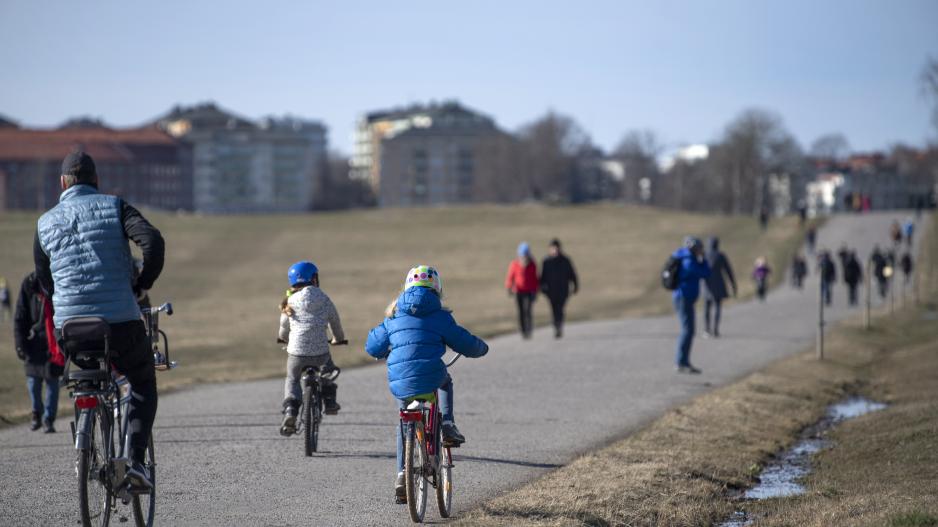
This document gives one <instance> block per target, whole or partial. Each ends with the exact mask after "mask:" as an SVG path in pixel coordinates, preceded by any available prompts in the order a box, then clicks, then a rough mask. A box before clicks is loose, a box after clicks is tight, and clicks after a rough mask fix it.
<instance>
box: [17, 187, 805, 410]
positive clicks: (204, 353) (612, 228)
mask: <svg viewBox="0 0 938 527" xmlns="http://www.w3.org/2000/svg"><path fill="white" fill-rule="evenodd" d="M146 214H147V216H148V217H149V219H150V220H151V221H152V222H153V223H154V224H155V225H156V226H157V227H158V228H160V229H161V230H162V232H163V234H164V237H165V238H166V242H167V259H166V267H165V270H164V272H163V276H162V277H161V278H160V280H159V281H158V282H157V284H156V287H155V288H154V290H153V291H152V292H151V299H152V300H153V301H154V302H161V301H164V300H171V301H172V302H173V304H174V306H175V308H176V315H175V316H174V317H172V318H170V319H166V320H164V321H163V323H162V327H163V328H164V329H165V330H166V331H167V332H168V333H169V336H170V339H171V344H172V345H173V353H174V354H175V358H176V359H177V360H178V361H180V363H181V364H182V367H180V368H179V369H177V370H174V371H172V372H169V373H166V374H161V375H160V377H159V382H160V385H161V387H162V388H164V389H166V388H172V387H180V386H185V385H190V384H193V383H199V382H218V381H229V380H241V379H254V378H263V377H271V376H276V375H280V374H281V369H282V368H283V363H284V357H283V352H282V351H281V350H280V347H279V346H278V345H277V344H275V342H274V341H275V337H276V329H277V317H278V309H277V308H278V305H279V302H280V300H281V298H282V297H281V295H282V294H283V292H284V290H285V289H286V287H287V285H288V284H287V281H286V271H287V268H288V267H289V266H290V264H292V263H293V262H294V261H296V260H300V259H311V260H313V261H315V262H316V263H317V264H318V265H319V267H320V270H321V279H322V287H323V290H324V291H326V292H327V293H328V294H329V295H330V296H331V297H332V299H333V300H334V301H335V303H336V305H337V306H338V308H339V312H340V314H341V316H342V320H343V325H344V326H345V329H346V333H347V334H348V336H349V339H350V344H351V345H350V346H349V347H348V348H347V349H344V348H340V349H337V350H336V352H335V353H336V359H337V361H338V362H339V363H340V364H341V365H344V366H349V365H354V364H361V363H365V362H367V361H368V358H367V356H366V355H365V353H364V352H363V351H361V350H362V346H363V343H364V338H365V337H366V335H367V331H368V329H369V328H370V327H372V326H373V325H375V324H377V323H378V322H380V321H381V318H382V313H383V311H384V308H385V306H386V305H387V303H388V302H389V301H390V300H391V298H392V297H393V296H395V295H396V292H397V291H398V289H399V287H400V282H401V279H402V277H403V275H404V273H406V272H407V270H408V269H409V268H410V267H411V266H413V265H416V264H418V263H429V264H432V265H435V266H437V267H438V268H439V270H440V272H441V273H442V276H443V281H444V286H445V292H446V296H447V299H446V303H447V304H448V305H449V306H450V307H451V308H453V310H454V312H455V315H456V318H457V320H458V321H460V323H461V324H463V325H465V326H466V327H467V328H469V329H470V330H471V331H473V332H476V333H478V334H481V335H494V334H498V333H504V332H508V331H512V330H514V328H515V327H516V324H515V314H514V304H513V301H512V300H510V299H509V298H508V296H507V295H506V293H505V291H504V290H503V285H502V284H503V281H504V274H505V271H506V269H507V266H508V262H509V260H510V259H511V258H513V257H514V254H515V247H516V246H517V244H518V242H519V241H521V240H526V241H528V242H530V243H531V246H532V248H533V251H534V254H535V256H536V257H537V258H538V259H540V258H541V257H543V256H544V254H545V252H546V249H547V243H548V241H549V240H550V239H551V238H553V237H558V238H560V239H561V240H562V241H563V243H564V247H565V249H566V250H567V252H568V253H569V254H570V255H571V257H572V258H573V260H574V263H575V265H576V267H577V270H578V272H579V275H580V279H581V282H582V285H581V293H580V294H579V295H577V296H576V297H574V298H573V300H572V301H571V303H570V305H569V317H570V318H571V319H573V320H583V319H596V318H614V317H621V316H624V315H642V314H652V313H659V312H662V311H664V310H667V309H669V305H670V304H669V296H668V295H667V294H666V292H665V291H664V290H663V289H661V287H660V285H659V283H658V271H659V270H660V267H661V265H662V264H663V263H664V260H665V258H666V256H667V254H669V253H670V252H671V251H672V250H674V248H676V247H677V246H678V245H679V244H680V243H681V240H682V238H683V236H684V235H685V234H687V233H691V234H696V235H700V236H703V237H705V236H709V235H712V234H716V235H719V236H720V237H721V238H722V240H723V247H724V250H726V251H727V253H728V254H729V255H730V258H731V260H732V261H733V263H734V264H735V265H736V266H737V273H738V274H739V275H740V277H741V279H740V284H741V286H742V288H741V294H742V295H743V296H746V295H749V294H750V293H751V291H752V284H751V281H750V280H749V279H748V274H749V270H750V266H751V262H752V261H753V259H754V258H755V257H756V256H758V255H766V256H768V257H769V259H770V261H771V262H772V263H773V265H774V267H775V268H776V269H784V268H785V264H786V263H787V261H788V258H789V257H790V255H791V252H792V251H793V250H794V248H795V247H796V246H798V244H799V243H800V240H801V238H802V233H801V232H800V229H799V228H798V226H797V220H796V219H795V218H785V219H781V220H778V221H774V222H772V224H771V225H770V228H769V229H768V231H767V232H764V233H763V232H761V231H760V229H759V228H758V225H757V222H756V221H755V220H754V219H752V218H746V217H727V216H718V215H695V214H680V213H674V212H670V211H661V210H655V209H650V208H641V207H623V206H617V205H595V206H582V207H547V206H539V205H526V206H516V207H499V206H477V207H476V206H474V207H453V208H436V209H392V210H369V211H354V212H339V213H322V214H309V215H270V216H195V215H174V214H166V213H157V212H147V213H146ZM36 218H37V214H32V213H30V214H25V213H24V214H3V215H0V276H6V277H7V279H8V280H9V281H10V282H11V283H12V286H13V293H14V294H16V288H18V286H19V282H20V280H21V279H22V276H23V275H24V274H25V273H27V272H28V271H29V270H30V269H31V268H32V252H31V250H32V239H33V234H34V229H35V220H36ZM775 278H776V279H781V278H783V273H776V276H775ZM535 312H536V315H537V322H538V324H539V325H540V324H544V323H546V322H547V320H548V316H549V313H548V312H549V307H548V305H547V303H546V302H538V303H537V304H536V306H535ZM12 341H13V339H12V330H11V325H10V324H9V323H4V324H3V325H2V327H0V419H3V420H8V421H9V420H14V419H19V418H22V416H23V415H24V414H25V411H26V408H27V405H26V393H25V392H26V390H25V388H24V379H23V375H22V368H21V367H20V365H19V362H18V361H17V359H16V357H15V354H14V353H13V349H12V344H13V342H12Z"/></svg>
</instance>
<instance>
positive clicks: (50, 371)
mask: <svg viewBox="0 0 938 527" xmlns="http://www.w3.org/2000/svg"><path fill="white" fill-rule="evenodd" d="M51 314H52V303H51V302H50V301H49V299H48V297H46V296H45V295H44V294H43V292H42V290H41V289H40V288H39V281H38V280H36V273H29V274H28V275H26V278H24V279H23V284H22V285H21V286H20V294H19V298H18V299H17V301H16V314H15V315H14V317H13V338H14V343H15V347H16V356H17V357H19V359H20V360H21V361H23V365H24V366H25V368H26V388H27V389H28V390H29V399H30V401H31V402H32V407H33V415H32V417H33V419H32V429H33V430H38V429H39V428H40V426H42V425H45V431H46V433H50V434H51V433H54V432H55V426H54V424H55V417H56V413H57V412H58V407H59V377H60V376H61V375H62V371H63V370H64V365H65V358H64V357H63V356H62V354H61V353H60V352H59V349H58V344H57V343H56V341H55V336H54V331H51V333H52V334H51V335H50V331H49V330H51V328H52V327H53V326H52V320H50V319H49V315H51ZM50 346H51V348H52V349H51V350H50ZM43 383H45V385H46V390H45V401H43V397H42V385H43ZM40 423H41V424H40Z"/></svg>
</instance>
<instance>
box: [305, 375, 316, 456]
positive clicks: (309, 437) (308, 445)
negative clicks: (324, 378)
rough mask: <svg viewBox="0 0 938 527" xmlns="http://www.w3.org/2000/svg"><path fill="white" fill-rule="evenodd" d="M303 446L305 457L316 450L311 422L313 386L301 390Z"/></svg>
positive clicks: (313, 424)
mask: <svg viewBox="0 0 938 527" xmlns="http://www.w3.org/2000/svg"><path fill="white" fill-rule="evenodd" d="M303 421H305V422H304V423H303V425H304V426H303V448H304V452H305V454H306V456H307V457H309V456H312V455H313V452H315V451H316V432H315V431H314V429H315V426H316V425H315V423H314V422H313V387H312V386H307V387H306V389H305V390H303Z"/></svg>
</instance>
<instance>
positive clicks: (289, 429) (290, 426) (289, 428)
mask: <svg viewBox="0 0 938 527" xmlns="http://www.w3.org/2000/svg"><path fill="white" fill-rule="evenodd" d="M295 433H296V416H295V415H293V414H292V413H287V414H286V415H284V416H283V423H281V424H280V435H282V436H283V437H290V436H292V435H293V434H295Z"/></svg>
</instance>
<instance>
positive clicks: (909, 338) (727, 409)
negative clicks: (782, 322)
mask: <svg viewBox="0 0 938 527" xmlns="http://www.w3.org/2000/svg"><path fill="white" fill-rule="evenodd" d="M926 243H927V248H926V249H925V254H927V255H928V258H927V259H926V260H925V261H924V263H923V265H921V266H920V267H919V279H920V280H921V282H920V291H921V292H922V298H923V300H925V303H924V305H922V306H919V307H914V306H911V302H910V306H909V307H907V308H905V309H902V310H900V311H897V313H896V314H895V315H892V316H890V315H888V314H886V313H881V314H880V315H879V316H877V318H876V319H875V320H874V326H873V328H872V330H869V331H868V330H866V329H864V328H863V327H861V326H860V323H859V322H854V323H852V324H846V325H841V326H839V327H838V329H836V330H834V331H832V332H831V334H830V337H829V339H828V343H827V346H826V360H825V361H824V362H818V361H817V360H815V358H814V352H813V351H810V352H806V353H803V354H800V355H797V356H794V357H790V358H787V359H783V360H781V361H779V362H777V363H775V364H773V365H772V366H770V367H769V368H766V369H765V370H763V371H760V372H757V373H755V374H752V375H750V376H748V377H746V378H744V379H742V380H741V381H739V382H737V383H735V384H732V385H730V386H726V387H723V388H720V389H717V390H714V391H712V392H710V393H707V394H705V395H703V396H701V397H698V398H697V399H695V400H694V401H692V402H690V403H689V404H687V405H684V406H682V407H679V408H676V409H674V410H672V411H670V412H668V413H667V414H665V415H664V416H663V417H661V418H660V419H658V420H656V421H655V422H653V423H651V424H650V425H649V426H647V427H646V428H644V429H643V430H641V431H639V432H638V433H636V434H633V435H631V436H629V437H627V438H625V439H623V440H621V441H618V442H616V443H614V444H612V445H610V446H609V447H607V448H605V449H602V450H599V451H597V452H594V453H590V454H587V455H585V456H582V457H580V458H578V459H577V460H575V461H574V462H573V463H571V464H570V465H568V466H566V467H563V468H561V469H558V470H556V471H554V472H551V473H550V474H548V475H546V476H545V477H543V478H540V479H538V480H536V481H534V482H532V483H530V484H528V485H525V486H523V487H521V488H520V489H518V490H516V491H514V492H511V493H508V494H506V495H504V496H501V497H499V498H496V499H494V500H492V501H491V502H489V503H487V504H485V505H484V506H482V507H480V508H479V509H477V510H475V511H472V512H470V513H469V514H467V515H466V516H464V517H463V518H461V520H460V521H459V522H457V523H458V524H460V525H473V526H509V525H510V526H519V525H521V526H573V525H597V526H598V525H636V526H637V525H654V526H678V525H680V526H708V525H719V524H721V523H722V522H723V521H725V520H727V519H728V518H729V517H730V515H731V514H732V513H733V512H734V511H740V510H742V511H746V513H747V514H748V516H749V519H750V520H752V523H751V524H748V523H747V525H753V526H771V527H786V526H792V527H793V526H818V527H826V526H831V525H851V526H893V527H926V526H938V448H936V446H938V440H936V438H938V406H936V405H935V401H938V376H936V372H938V324H936V323H935V320H936V317H938V271H936V265H938V229H932V230H931V233H930V237H929V238H928V240H927V242H926ZM848 394H862V395H866V396H868V397H870V398H872V399H874V400H878V401H883V402H886V403H888V404H889V407H888V408H886V409H885V410H883V411H880V412H875V413H872V414H869V415H865V416H862V417H860V418H857V419H855V420H852V421H847V422H844V423H842V424H840V425H838V426H836V427H835V428H833V429H832V430H831V432H830V435H829V438H830V439H831V440H832V441H833V445H834V446H833V447H832V448H831V449H828V450H824V451H822V452H821V453H819V454H818V455H817V456H816V457H815V459H814V470H813V472H812V473H811V474H809V475H808V477H807V478H806V479H805V480H804V482H803V483H804V485H805V487H806V489H807V492H806V493H805V494H804V495H802V496H793V497H788V498H774V499H768V500H762V501H740V500H738V496H739V494H740V493H741V491H742V490H744V489H745V488H747V487H749V486H752V485H753V484H754V483H755V482H756V479H755V478H756V477H757V476H758V474H759V473H760V472H761V469H762V467H763V466H764V464H765V463H767V462H768V461H770V460H771V459H772V457H773V456H774V455H775V454H776V453H778V452H779V451H780V450H782V449H783V448H786V447H788V446H790V445H791V444H792V443H793V442H794V441H795V440H796V438H797V437H798V435H799V433H800V431H801V430H802V429H804V428H805V427H806V426H808V425H809V424H811V423H814V422H816V421H817V420H818V419H820V418H821V417H822V416H823V415H824V413H825V410H826V407H827V406H828V405H829V404H831V403H833V402H836V401H837V400H839V399H841V398H843V397H845V396H846V395H848Z"/></svg>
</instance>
